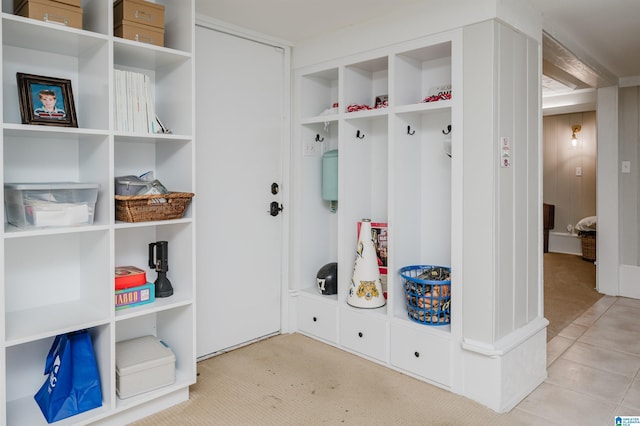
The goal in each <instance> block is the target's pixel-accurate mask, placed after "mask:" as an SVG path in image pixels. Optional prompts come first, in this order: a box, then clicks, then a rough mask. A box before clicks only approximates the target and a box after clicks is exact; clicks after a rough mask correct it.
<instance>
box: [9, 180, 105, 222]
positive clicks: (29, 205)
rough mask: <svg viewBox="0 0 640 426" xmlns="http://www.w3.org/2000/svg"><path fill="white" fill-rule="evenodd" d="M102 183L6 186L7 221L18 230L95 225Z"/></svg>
mask: <svg viewBox="0 0 640 426" xmlns="http://www.w3.org/2000/svg"><path fill="white" fill-rule="evenodd" d="M99 188H100V185H99V184H96V183H76V182H44V183H5V184H4V203H5V209H6V214H7V222H9V223H10V224H12V225H15V226H17V227H19V228H30V227H50V226H74V225H91V224H93V214H94V210H95V204H96V200H97V199H98V189H99Z"/></svg>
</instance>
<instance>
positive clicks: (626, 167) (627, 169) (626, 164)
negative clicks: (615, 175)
mask: <svg viewBox="0 0 640 426" xmlns="http://www.w3.org/2000/svg"><path fill="white" fill-rule="evenodd" d="M621 169H622V170H621V171H622V173H631V161H623V162H622V168H621Z"/></svg>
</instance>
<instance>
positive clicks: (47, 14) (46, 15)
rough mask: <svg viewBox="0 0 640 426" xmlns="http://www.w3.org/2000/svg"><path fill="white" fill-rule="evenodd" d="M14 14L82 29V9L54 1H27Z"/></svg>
mask: <svg viewBox="0 0 640 426" xmlns="http://www.w3.org/2000/svg"><path fill="white" fill-rule="evenodd" d="M16 15H20V16H24V17H26V18H32V19H37V20H39V21H45V22H50V23H53V24H59V25H64V26H66V27H72V28H78V29H82V9H80V8H77V7H70V6H66V5H64V4H62V3H58V2H54V1H39V2H34V1H27V2H25V3H23V4H22V7H20V9H19V10H18V11H17V12H16Z"/></svg>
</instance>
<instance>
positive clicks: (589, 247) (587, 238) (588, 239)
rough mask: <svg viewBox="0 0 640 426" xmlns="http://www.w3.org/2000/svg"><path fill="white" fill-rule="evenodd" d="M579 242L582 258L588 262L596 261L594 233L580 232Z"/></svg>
mask: <svg viewBox="0 0 640 426" xmlns="http://www.w3.org/2000/svg"><path fill="white" fill-rule="evenodd" d="M580 241H581V242H582V258H583V259H584V260H588V261H590V262H595V260H596V233H595V232H580Z"/></svg>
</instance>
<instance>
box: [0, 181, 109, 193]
mask: <svg viewBox="0 0 640 426" xmlns="http://www.w3.org/2000/svg"><path fill="white" fill-rule="evenodd" d="M4 187H5V188H6V189H16V190H20V191H37V190H43V189H46V190H52V189H98V188H100V184H99V183H81V182H30V183H5V184H4Z"/></svg>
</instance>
